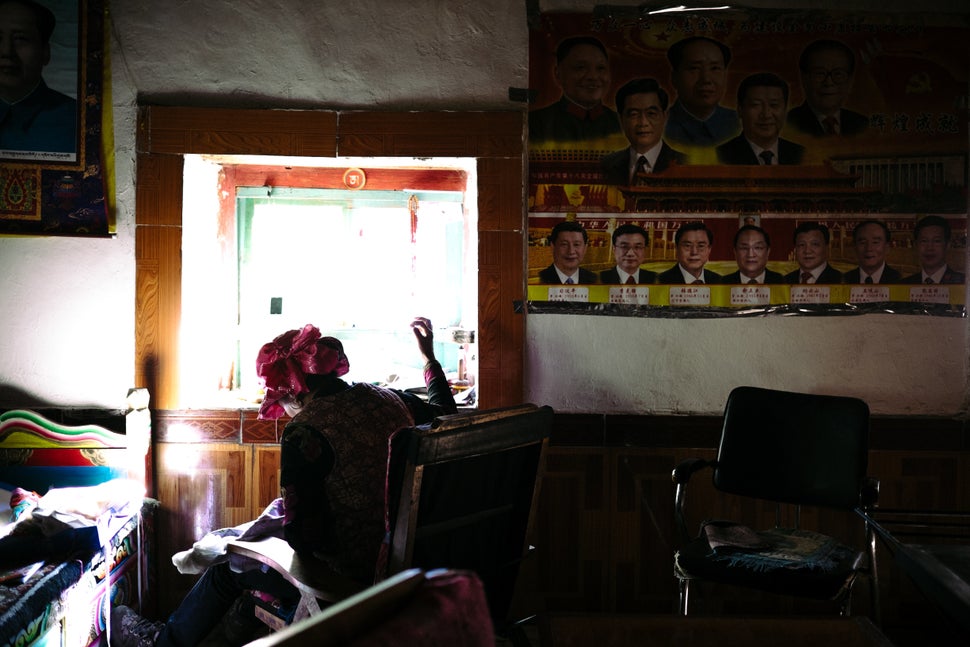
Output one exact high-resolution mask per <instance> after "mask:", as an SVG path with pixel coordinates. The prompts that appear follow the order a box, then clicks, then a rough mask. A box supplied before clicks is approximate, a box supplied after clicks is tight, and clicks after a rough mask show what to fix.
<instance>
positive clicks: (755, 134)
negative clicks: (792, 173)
mask: <svg viewBox="0 0 970 647" xmlns="http://www.w3.org/2000/svg"><path fill="white" fill-rule="evenodd" d="M787 110H788V83H787V82H785V80H784V79H782V78H781V77H780V76H778V75H777V74H772V73H770V72H758V73H756V74H752V75H750V76H748V77H745V79H744V80H742V81H741V83H740V84H739V85H738V114H739V115H741V134H740V135H738V136H737V137H735V138H734V139H731V140H729V141H727V142H725V143H724V144H721V145H720V146H718V147H717V149H716V151H717V159H718V161H719V162H720V163H721V164H762V165H765V166H775V165H778V164H800V163H801V161H802V157H803V156H804V154H805V148H804V147H803V146H801V145H800V144H796V143H795V142H791V141H788V140H787V139H782V138H781V136H780V135H781V130H782V128H784V127H785V116H786V113H787Z"/></svg>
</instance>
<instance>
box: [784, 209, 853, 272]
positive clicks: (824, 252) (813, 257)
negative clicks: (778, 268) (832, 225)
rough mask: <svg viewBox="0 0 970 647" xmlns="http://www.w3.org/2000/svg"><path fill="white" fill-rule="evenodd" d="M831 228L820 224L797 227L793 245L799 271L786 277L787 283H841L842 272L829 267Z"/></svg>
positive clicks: (814, 223)
mask: <svg viewBox="0 0 970 647" xmlns="http://www.w3.org/2000/svg"><path fill="white" fill-rule="evenodd" d="M829 240H831V234H830V233H829V228H828V227H826V226H825V225H823V224H822V223H820V222H803V223H800V224H799V225H798V226H797V227H795V234H794V236H793V240H792V243H793V245H794V252H795V261H797V262H798V269H797V270H794V271H792V272H789V273H788V274H786V275H785V283H792V284H795V283H803V284H807V285H812V284H815V283H841V282H842V272H840V271H838V270H837V269H835V268H834V267H832V266H831V265H829Z"/></svg>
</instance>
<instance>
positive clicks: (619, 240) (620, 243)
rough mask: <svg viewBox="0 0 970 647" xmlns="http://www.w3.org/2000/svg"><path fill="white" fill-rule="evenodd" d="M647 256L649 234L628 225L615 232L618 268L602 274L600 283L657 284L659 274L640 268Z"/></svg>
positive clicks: (612, 268) (614, 256) (614, 251)
mask: <svg viewBox="0 0 970 647" xmlns="http://www.w3.org/2000/svg"><path fill="white" fill-rule="evenodd" d="M646 255H647V232H646V230H644V229H643V227H640V226H639V225H634V224H630V223H627V224H625V225H620V226H619V227H617V228H616V229H614V230H613V258H615V259H616V267H611V268H610V269H608V270H603V271H602V272H600V283H605V284H608V285H631V284H642V283H656V282H657V273H656V272H651V271H650V270H644V269H641V268H640V265H641V264H642V263H643V261H644V259H645V258H646Z"/></svg>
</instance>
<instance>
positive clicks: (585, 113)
mask: <svg viewBox="0 0 970 647" xmlns="http://www.w3.org/2000/svg"><path fill="white" fill-rule="evenodd" d="M553 75H554V77H555V79H556V83H557V84H558V85H559V87H560V88H561V89H562V95H561V96H560V97H559V100H558V101H556V102H555V103H553V104H551V105H548V106H545V107H543V108H538V109H536V110H533V111H532V112H530V113H529V143H530V144H531V145H535V144H543V143H546V142H573V141H582V140H588V139H600V138H603V137H609V136H611V135H618V134H619V133H620V124H619V123H618V122H617V119H616V113H615V112H614V111H613V110H611V109H610V108H609V107H608V106H606V105H604V104H603V98H604V97H605V96H606V93H607V92H608V91H609V89H610V84H611V83H612V75H611V72H610V60H609V55H608V54H607V52H606V47H605V46H604V45H603V43H601V42H600V41H599V40H598V39H596V38H594V37H592V36H574V37H571V38H566V39H564V40H563V41H562V42H561V43H559V46H558V47H557V48H556V64H555V68H554V69H553Z"/></svg>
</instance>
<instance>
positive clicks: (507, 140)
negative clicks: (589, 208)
mask: <svg viewBox="0 0 970 647" xmlns="http://www.w3.org/2000/svg"><path fill="white" fill-rule="evenodd" d="M523 133H524V113H522V112H518V111H514V112H513V111H506V112H403V113H402V112H333V111H317V110H236V109H224V108H186V107H168V106H143V107H141V108H140V109H139V115H138V137H137V179H136V183H135V186H136V198H135V268H136V278H135V280H136V289H135V384H136V385H137V386H139V387H146V388H148V389H150V392H151V394H152V400H153V408H155V409H159V410H173V409H178V408H180V404H179V401H178V393H179V388H178V387H179V383H178V382H179V377H178V376H179V364H178V362H179V352H178V350H179V349H178V331H179V323H180V319H181V305H182V304H181V290H182V268H181V245H182V167H183V159H184V158H183V156H184V155H186V154H199V155H277V156H297V157H337V156H338V155H339V156H341V157H473V158H475V159H476V160H477V174H478V352H479V369H478V370H479V373H478V380H479V382H478V404H479V406H480V407H481V408H493V407H501V406H509V405H513V404H518V403H521V402H522V397H523V393H524V389H523V387H524V385H523V376H522V369H523V364H524V337H525V315H524V314H523V313H521V312H518V311H517V309H516V308H515V307H514V304H515V303H516V302H522V301H524V298H525V279H524V276H525V254H526V250H525V243H526V241H525V236H524V233H523V232H524V231H525V218H526V212H525V206H524V205H525V193H524V186H525V184H524V172H523V171H524V164H525V162H524V145H523V142H524V136H523Z"/></svg>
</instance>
